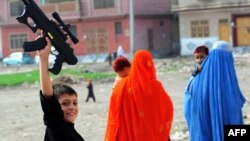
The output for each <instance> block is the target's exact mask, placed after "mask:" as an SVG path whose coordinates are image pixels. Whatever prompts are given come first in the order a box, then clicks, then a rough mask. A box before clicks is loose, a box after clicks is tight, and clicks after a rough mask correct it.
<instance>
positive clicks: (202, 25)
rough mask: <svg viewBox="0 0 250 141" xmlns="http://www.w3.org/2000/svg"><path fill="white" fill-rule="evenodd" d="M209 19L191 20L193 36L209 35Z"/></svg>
mask: <svg viewBox="0 0 250 141" xmlns="http://www.w3.org/2000/svg"><path fill="white" fill-rule="evenodd" d="M209 36H210V33H209V24H208V20H200V21H191V37H209Z"/></svg>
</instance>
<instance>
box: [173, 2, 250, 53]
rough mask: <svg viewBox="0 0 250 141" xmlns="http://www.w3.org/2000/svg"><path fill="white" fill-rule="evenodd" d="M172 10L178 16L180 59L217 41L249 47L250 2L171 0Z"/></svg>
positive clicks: (243, 47)
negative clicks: (199, 47) (181, 56)
mask: <svg viewBox="0 0 250 141" xmlns="http://www.w3.org/2000/svg"><path fill="white" fill-rule="evenodd" d="M171 9H172V11H173V12H177V13H178V15H179V27H180V44H181V55H190V54H192V53H193V50H194V48H195V47H196V46H197V45H201V44H204V45H207V46H208V47H210V48H211V46H212V44H213V43H214V42H215V41H217V40H225V41H228V42H230V43H231V44H232V45H233V47H238V48H239V49H242V50H245V49H247V50H248V49H249V47H250V0H172V8H171Z"/></svg>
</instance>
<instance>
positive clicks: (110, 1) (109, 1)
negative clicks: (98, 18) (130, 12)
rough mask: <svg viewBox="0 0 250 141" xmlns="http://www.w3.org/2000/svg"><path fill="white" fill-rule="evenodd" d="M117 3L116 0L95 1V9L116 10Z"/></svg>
mask: <svg viewBox="0 0 250 141" xmlns="http://www.w3.org/2000/svg"><path fill="white" fill-rule="evenodd" d="M114 7H115V2H114V0H94V8H95V9H99V8H114Z"/></svg>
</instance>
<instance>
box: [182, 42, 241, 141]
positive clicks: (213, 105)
mask: <svg viewBox="0 0 250 141" xmlns="http://www.w3.org/2000/svg"><path fill="white" fill-rule="evenodd" d="M244 102H245V98H244V96H243V95H242V93H241V91H240V88H239V85H238V80H237V76H236V72H235V68H234V59H233V55H232V48H231V46H230V45H229V44H228V43H227V42H225V41H217V42H216V43H215V44H214V45H213V47H212V49H211V51H210V53H209V55H208V57H207V58H206V60H204V62H203V64H202V71H201V72H200V73H199V74H198V75H196V76H195V77H192V78H190V80H189V83H188V86H187V88H186V91H185V94H184V113H185V118H186V121H187V126H188V130H189V135H190V141H223V140H224V127H223V126H224V125H225V124H229V125H233V124H237V125H239V124H243V115H242V108H243V104H244Z"/></svg>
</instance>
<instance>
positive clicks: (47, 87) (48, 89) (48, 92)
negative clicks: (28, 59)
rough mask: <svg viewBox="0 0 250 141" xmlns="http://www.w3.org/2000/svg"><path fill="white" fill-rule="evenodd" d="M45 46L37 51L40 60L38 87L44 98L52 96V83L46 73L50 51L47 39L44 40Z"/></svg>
mask: <svg viewBox="0 0 250 141" xmlns="http://www.w3.org/2000/svg"><path fill="white" fill-rule="evenodd" d="M46 41H47V45H46V47H45V48H44V49H41V50H38V51H37V53H38V56H39V59H40V63H39V70H40V86H41V90H42V94H43V95H44V96H45V97H51V96H52V95H53V88H52V82H51V79H50V76H49V71H48V65H49V63H48V61H49V54H50V49H51V42H50V40H49V39H48V38H46Z"/></svg>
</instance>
